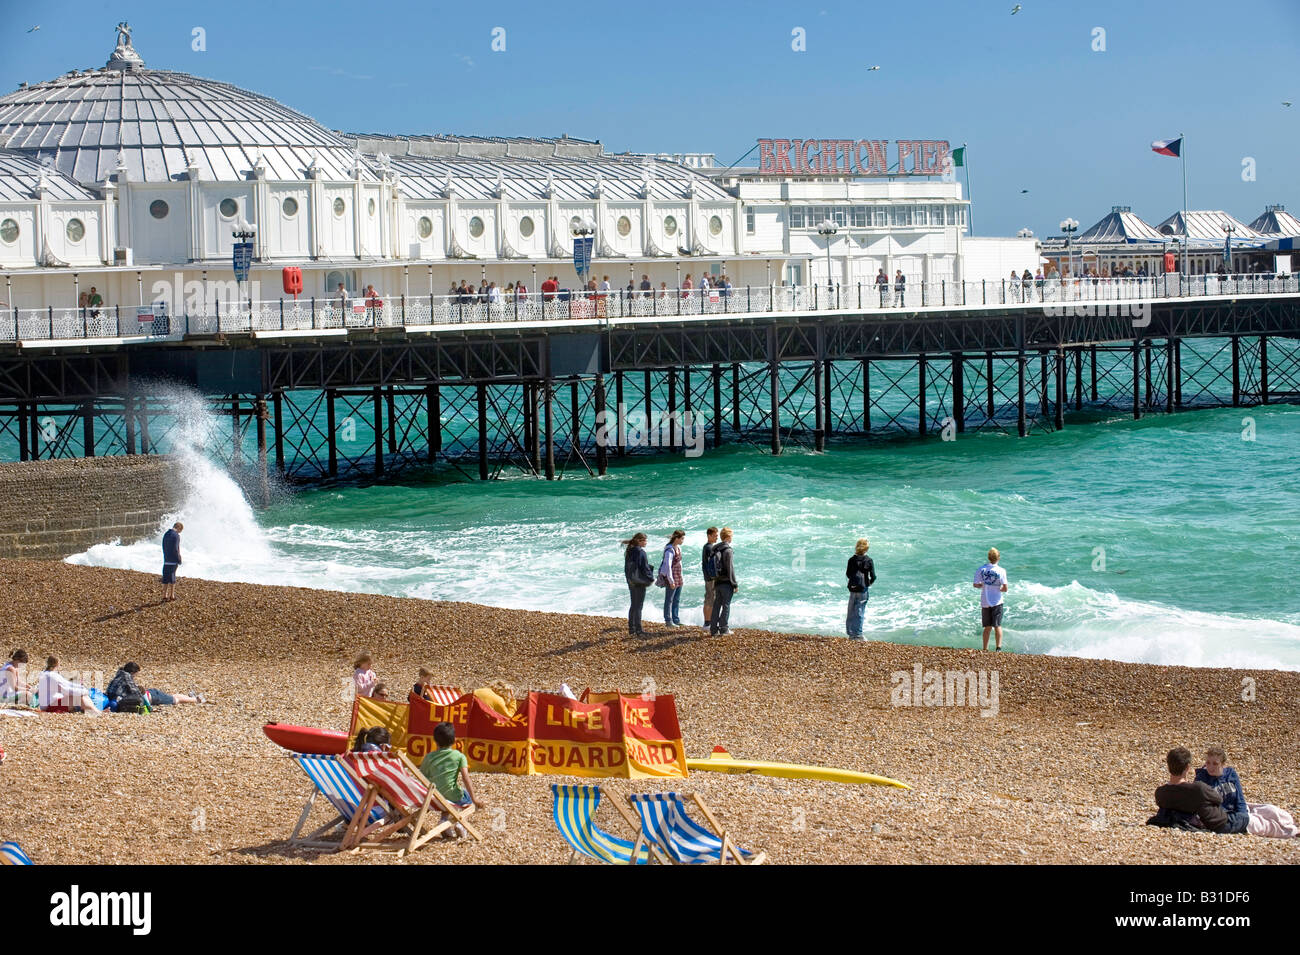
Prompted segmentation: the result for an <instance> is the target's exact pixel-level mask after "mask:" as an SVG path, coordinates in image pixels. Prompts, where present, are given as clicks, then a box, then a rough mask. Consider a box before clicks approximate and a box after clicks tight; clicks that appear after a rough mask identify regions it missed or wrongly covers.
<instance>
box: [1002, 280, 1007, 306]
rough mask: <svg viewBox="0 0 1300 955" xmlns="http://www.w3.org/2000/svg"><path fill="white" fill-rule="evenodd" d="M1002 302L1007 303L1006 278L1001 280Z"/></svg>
mask: <svg viewBox="0 0 1300 955" xmlns="http://www.w3.org/2000/svg"><path fill="white" fill-rule="evenodd" d="M1002 304H1003V305H1005V304H1007V280H1006V279H1003V280H1002Z"/></svg>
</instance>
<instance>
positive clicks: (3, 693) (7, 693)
mask: <svg viewBox="0 0 1300 955" xmlns="http://www.w3.org/2000/svg"><path fill="white" fill-rule="evenodd" d="M27 660H28V657H27V651H26V650H23V649H18V650H15V651H14V652H13V653H12V654H11V655H10V657H9V659H8V661H6V663H5V665H4V666H2V667H0V704H2V703H9V704H18V705H20V706H35V705H36V694H35V693H33V692H32V689H31V687H29V686H28V685H27V675H26V674H27Z"/></svg>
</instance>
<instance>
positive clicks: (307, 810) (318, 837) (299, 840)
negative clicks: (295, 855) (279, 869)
mask: <svg viewBox="0 0 1300 955" xmlns="http://www.w3.org/2000/svg"><path fill="white" fill-rule="evenodd" d="M327 758H331V759H337V758H338V757H327ZM344 772H346V773H348V775H349V776H351V775H352V772H351V770H350V769H348V768H347V767H346V766H345V767H344ZM353 779H354V781H355V782H356V783H357V785H358V787H359V789H360V791H361V793H362V795H363V797H364V794H365V786H366V784H365V783H363V782H362V781H361V780H359V779H356V778H355V777H353ZM324 795H325V794H324V793H323V792H321V790H320V788H319V787H318V786H317V785H316V782H315V780H313V781H312V790H311V795H310V796H308V797H307V801H306V802H305V803H303V807H302V812H301V813H300V814H299V816H298V824H297V825H295V826H294V827H293V832H292V833H290V834H289V840H288V842H289V845H290V846H291V847H292V848H295V849H335V850H337V849H339V847H340V846H341V845H342V840H343V835H344V834H345V833H346V832H347V829H348V827H349V826H350V825H351V824H352V822H353V820H355V819H356V818H357V814H356V813H355V812H354V813H353V814H352V815H350V816H349V815H344V814H343V813H342V812H340V811H339V808H338V806H336V805H334V801H333V800H332V799H330V798H329V797H325V801H326V803H327V804H328V805H329V807H330V808H331V809H332V810H334V818H333V819H332V820H330V821H329V822H327V823H325V824H324V825H323V826H318V827H317V828H315V829H313V830H312V831H311V832H309V833H307V834H306V835H305V836H303V835H300V833H301V832H302V827H303V826H305V825H306V824H307V818H308V817H309V816H310V815H311V811H312V809H313V808H314V807H315V805H316V800H317V799H318V798H319V797H321V796H324ZM380 811H381V812H385V813H386V812H387V811H388V807H387V806H386V805H384V806H380ZM361 818H363V819H364V818H366V817H365V816H362V817H361ZM335 830H338V832H337V834H334V835H331V833H334V831H335Z"/></svg>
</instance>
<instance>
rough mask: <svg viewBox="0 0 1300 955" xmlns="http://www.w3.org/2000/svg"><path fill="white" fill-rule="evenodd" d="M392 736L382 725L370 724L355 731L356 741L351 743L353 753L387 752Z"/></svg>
mask: <svg viewBox="0 0 1300 955" xmlns="http://www.w3.org/2000/svg"><path fill="white" fill-rule="evenodd" d="M392 742H393V736H392V734H391V733H389V732H388V730H386V729H384V728H383V727H382V726H371V727H370V728H368V729H363V730H361V731H360V732H359V733H357V739H356V742H355V743H353V744H352V752H354V753H387V752H389V751H390V748H391V744H392Z"/></svg>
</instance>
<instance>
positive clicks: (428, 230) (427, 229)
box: [415, 216, 433, 239]
mask: <svg viewBox="0 0 1300 955" xmlns="http://www.w3.org/2000/svg"><path fill="white" fill-rule="evenodd" d="M415 228H416V230H417V231H418V232H419V233H420V238H421V239H427V238H429V236H431V235H433V220H432V219H430V218H429V217H428V216H420V221H419V222H417V223H416V224H415Z"/></svg>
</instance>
